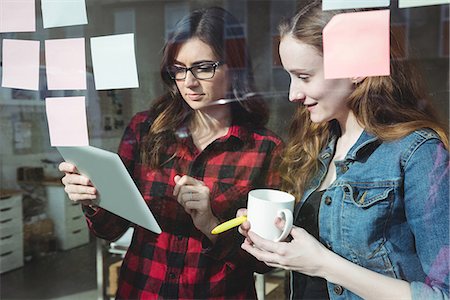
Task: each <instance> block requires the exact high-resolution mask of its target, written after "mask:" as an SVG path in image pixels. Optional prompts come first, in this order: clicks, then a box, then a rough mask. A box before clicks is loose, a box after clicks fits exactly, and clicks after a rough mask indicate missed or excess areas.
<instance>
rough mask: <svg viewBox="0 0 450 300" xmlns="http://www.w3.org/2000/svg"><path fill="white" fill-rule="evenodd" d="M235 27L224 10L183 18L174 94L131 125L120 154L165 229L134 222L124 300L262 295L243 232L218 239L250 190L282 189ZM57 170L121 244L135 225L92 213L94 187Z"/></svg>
mask: <svg viewBox="0 0 450 300" xmlns="http://www.w3.org/2000/svg"><path fill="white" fill-rule="evenodd" d="M230 24H232V25H233V27H229V26H227V25H230ZM236 24H237V21H236V20H235V19H234V18H233V17H232V16H231V15H230V14H229V13H227V12H226V11H225V10H223V9H221V8H209V9H201V10H197V11H194V12H193V13H191V14H190V15H189V16H187V17H185V18H184V19H182V20H181V21H180V22H179V23H178V24H177V25H176V28H175V29H174V31H173V33H172V35H171V36H170V38H169V40H168V41H167V42H166V44H165V47H164V51H163V58H162V63H161V77H162V80H163V82H164V84H165V86H166V87H167V90H168V92H167V93H166V94H165V95H163V96H161V97H160V98H159V99H156V101H155V102H154V103H153V104H152V106H151V108H150V110H149V111H146V112H141V113H138V114H136V115H135V116H134V117H133V118H132V120H131V122H130V124H129V125H128V127H127V128H126V131H125V133H124V136H123V138H122V141H121V144H120V147H119V155H120V157H121V158H122V160H123V161H124V163H125V165H126V166H127V168H128V170H129V172H130V174H131V175H132V177H133V178H134V180H135V182H136V183H137V185H138V187H139V189H140V191H141V193H142V194H143V197H144V199H145V201H146V202H147V203H148V206H149V207H150V209H151V211H152V212H153V214H154V215H155V217H156V219H157V221H158V223H159V225H160V226H161V228H162V231H163V232H162V233H161V234H160V235H157V234H154V233H152V232H149V231H147V230H145V229H143V228H141V227H139V226H137V225H134V235H133V239H132V242H131V245H130V247H129V249H128V251H127V254H126V256H125V258H124V261H123V264H122V267H121V272H120V277H119V282H118V290H117V298H120V299H122V298H123V299H136V298H149V299H156V298H163V299H179V298H181V299H213V298H214V299H252V298H256V292H255V286H254V279H253V273H254V272H255V271H258V272H265V271H267V270H268V268H267V266H265V265H264V264H261V263H259V262H258V261H257V260H256V259H254V258H253V257H252V256H251V255H249V254H248V253H246V252H245V251H243V250H242V249H240V245H241V243H242V241H243V238H242V236H241V235H239V233H238V232H237V230H235V231H234V232H233V231H229V232H227V233H224V234H222V235H220V237H219V238H218V237H217V236H214V235H212V234H211V230H212V229H213V228H214V227H215V226H216V225H218V224H219V223H221V222H222V221H224V220H228V219H230V218H232V217H233V216H234V215H235V213H236V210H237V208H239V207H242V206H246V199H247V193H248V192H249V191H250V190H251V189H254V188H258V187H268V186H269V187H271V186H272V187H276V186H278V184H279V175H278V173H277V172H276V171H275V170H276V168H275V166H276V164H277V157H279V153H280V152H281V148H282V142H281V140H280V139H279V138H278V137H277V136H276V135H275V134H274V133H272V132H270V131H269V130H267V129H266V128H265V127H264V124H265V123H266V122H267V120H268V110H267V108H266V105H265V103H264V102H263V101H262V100H261V99H259V98H257V97H256V96H254V95H255V93H254V92H253V89H252V84H253V79H252V73H251V64H250V60H249V57H248V52H247V50H246V47H245V44H244V43H243V40H242V39H241V38H239V39H236V40H234V39H233V38H227V37H229V36H233V35H234V36H236V34H235V32H234V29H233V28H236V27H235V25H236ZM225 30H227V33H226V34H225ZM249 95H250V96H251V97H250V96H249ZM223 99H236V100H237V101H231V102H229V101H224V102H228V104H218V103H221V102H220V101H218V100H223ZM222 103H223V102H222ZM60 170H62V171H64V172H65V173H66V175H65V177H64V178H63V179H62V182H63V183H64V184H65V186H66V191H67V193H68V194H69V197H70V199H72V200H73V201H76V202H81V203H82V204H83V209H84V212H85V215H86V218H87V222H88V225H89V228H90V230H91V231H92V232H93V233H94V234H95V235H96V236H98V237H101V238H104V239H107V240H114V239H117V238H118V237H119V236H120V235H121V234H122V233H123V232H124V231H125V230H126V229H127V228H128V227H129V226H130V225H132V224H130V223H129V222H128V221H126V220H124V219H121V218H120V217H118V216H115V215H113V214H111V213H109V212H107V211H105V210H103V209H101V208H99V207H95V201H94V200H95V198H96V189H95V187H93V186H92V185H91V184H90V182H89V179H88V178H85V177H84V176H81V175H79V174H78V173H77V171H76V168H75V166H73V165H70V164H68V163H65V162H64V163H62V164H61V165H60ZM111 176H113V175H112V174H111ZM123 201H126V199H123Z"/></svg>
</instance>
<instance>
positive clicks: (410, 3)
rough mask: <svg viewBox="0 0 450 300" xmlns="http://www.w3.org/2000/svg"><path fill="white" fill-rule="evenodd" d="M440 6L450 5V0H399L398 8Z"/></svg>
mask: <svg viewBox="0 0 450 300" xmlns="http://www.w3.org/2000/svg"><path fill="white" fill-rule="evenodd" d="M438 4H450V0H399V1H398V7H400V8H405V7H417V6H431V5H438Z"/></svg>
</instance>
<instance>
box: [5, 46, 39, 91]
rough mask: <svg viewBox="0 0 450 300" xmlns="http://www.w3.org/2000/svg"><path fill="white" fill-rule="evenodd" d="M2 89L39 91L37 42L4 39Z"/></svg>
mask: <svg viewBox="0 0 450 300" xmlns="http://www.w3.org/2000/svg"><path fill="white" fill-rule="evenodd" d="M2 47H3V51H2V61H3V74H2V87H6V88H16V89H24V90H34V91H37V90H38V89H39V41H28V40H10V39H4V40H3V43H2Z"/></svg>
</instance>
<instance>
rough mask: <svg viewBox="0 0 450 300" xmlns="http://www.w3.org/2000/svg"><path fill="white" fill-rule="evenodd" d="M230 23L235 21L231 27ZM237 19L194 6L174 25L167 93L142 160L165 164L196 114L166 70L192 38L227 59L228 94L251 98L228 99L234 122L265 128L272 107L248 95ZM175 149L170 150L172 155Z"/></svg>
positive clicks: (247, 67) (156, 108)
mask: <svg viewBox="0 0 450 300" xmlns="http://www.w3.org/2000/svg"><path fill="white" fill-rule="evenodd" d="M231 24H232V25H234V26H229V25H231ZM237 24H239V23H238V21H237V20H236V19H235V18H234V17H233V16H232V15H231V14H230V13H228V12H227V11H226V10H224V9H222V8H219V7H212V8H206V9H199V10H196V11H193V12H192V13H191V14H190V15H188V16H186V17H184V18H183V19H181V20H180V21H179V22H178V23H177V24H176V26H175V28H174V30H173V32H172V34H171V36H170V37H169V39H168V40H167V42H166V44H165V46H164V50H163V57H162V61H161V67H160V74H161V78H162V81H163V83H164V85H165V87H166V89H167V93H166V94H165V95H163V96H161V97H160V98H158V99H156V101H155V103H154V104H153V105H152V107H151V109H150V111H149V114H150V115H151V116H154V120H153V122H152V124H151V126H150V129H149V131H148V133H147V135H146V136H145V137H144V139H143V145H142V147H141V157H142V161H143V163H144V164H148V165H149V166H150V167H152V168H160V167H161V165H162V164H164V163H166V162H167V160H165V161H160V158H161V154H163V153H165V151H166V150H167V146H168V145H169V144H170V143H171V141H174V138H175V132H176V130H178V129H179V128H180V126H183V124H186V123H187V122H188V121H189V120H190V119H191V118H192V113H193V110H192V109H191V108H190V107H189V106H188V105H187V104H186V103H185V101H184V100H183V98H182V96H181V95H180V93H179V91H178V88H177V86H176V84H175V81H174V80H173V79H172V78H170V76H169V74H168V73H167V67H168V66H170V65H172V64H173V63H174V59H175V57H176V55H177V53H178V50H179V49H180V47H181V45H183V43H185V42H186V41H188V40H189V39H191V38H194V37H195V38H199V39H200V40H201V41H203V42H204V43H206V44H208V45H209V46H210V47H211V48H212V50H213V51H214V54H215V55H216V56H217V58H218V60H220V61H222V62H224V63H225V64H227V66H228V70H229V71H228V76H229V81H230V90H229V92H228V94H227V97H232V98H236V99H242V98H247V99H246V100H245V101H237V102H233V103H231V104H230V106H231V115H232V118H233V123H234V124H241V125H245V126H251V127H261V126H264V125H265V124H266V123H267V121H268V118H269V111H268V108H267V105H266V103H265V102H263V100H262V99H261V98H259V97H258V96H252V97H246V95H248V94H249V93H253V91H254V89H253V73H252V66H251V62H250V57H249V52H248V50H247V46H246V44H245V41H244V40H243V39H241V38H235V37H236V36H239V35H241V33H239V32H238V30H242V28H239V27H238V26H235V25H237ZM225 30H226V32H225ZM175 154H176V153H171V155H172V156H171V158H173V157H174V156H175ZM171 158H169V160H170V159H171Z"/></svg>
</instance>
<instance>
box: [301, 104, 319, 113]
mask: <svg viewBox="0 0 450 300" xmlns="http://www.w3.org/2000/svg"><path fill="white" fill-rule="evenodd" d="M303 105H304V106H306V108H307V109H308V110H309V111H312V110H313V109H314V107H315V106H316V105H317V103H312V104H303Z"/></svg>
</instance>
